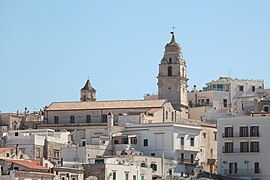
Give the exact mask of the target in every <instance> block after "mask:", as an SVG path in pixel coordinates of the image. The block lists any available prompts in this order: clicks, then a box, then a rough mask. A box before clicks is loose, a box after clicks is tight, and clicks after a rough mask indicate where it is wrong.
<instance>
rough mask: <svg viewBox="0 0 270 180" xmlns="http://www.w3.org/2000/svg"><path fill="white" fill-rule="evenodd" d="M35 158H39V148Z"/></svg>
mask: <svg viewBox="0 0 270 180" xmlns="http://www.w3.org/2000/svg"><path fill="white" fill-rule="evenodd" d="M36 157H37V158H40V148H37V154H36Z"/></svg>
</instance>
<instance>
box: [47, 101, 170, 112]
mask: <svg viewBox="0 0 270 180" xmlns="http://www.w3.org/2000/svg"><path fill="white" fill-rule="evenodd" d="M165 102H166V100H164V99H161V100H118V101H92V102H91V101H90V102H53V103H52V104H51V105H50V106H49V107H48V108H47V109H46V111H61V110H87V109H131V108H160V107H162V106H163V104H164V103H165Z"/></svg>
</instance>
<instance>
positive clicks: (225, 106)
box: [223, 99, 228, 108]
mask: <svg viewBox="0 0 270 180" xmlns="http://www.w3.org/2000/svg"><path fill="white" fill-rule="evenodd" d="M223 107H224V108H227V107H228V100H227V99H223Z"/></svg>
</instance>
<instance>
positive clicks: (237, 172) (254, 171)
mask: <svg viewBox="0 0 270 180" xmlns="http://www.w3.org/2000/svg"><path fill="white" fill-rule="evenodd" d="M260 173H261V169H237V170H236V169H224V174H226V175H252V174H260Z"/></svg>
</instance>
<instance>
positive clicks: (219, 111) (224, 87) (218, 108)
mask: <svg viewBox="0 0 270 180" xmlns="http://www.w3.org/2000/svg"><path fill="white" fill-rule="evenodd" d="M206 85H207V86H206V87H204V88H203V90H200V91H197V90H196V86H194V89H193V91H192V92H189V94H188V100H189V107H190V108H189V118H192V119H203V120H213V121H216V119H217V118H222V117H227V116H230V115H232V114H234V115H235V114H242V113H245V112H246V111H249V112H250V108H249V107H250V106H251V107H253V108H254V107H255V104H256V103H257V104H258V102H257V101H254V99H256V97H257V96H258V94H257V92H260V91H261V90H262V89H264V81H263V80H243V79H237V78H236V79H233V78H230V77H220V78H219V79H217V80H213V81H211V82H209V83H206ZM248 98H252V101H249V99H248ZM247 101H248V103H247ZM254 103H255V104H254Z"/></svg>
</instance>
